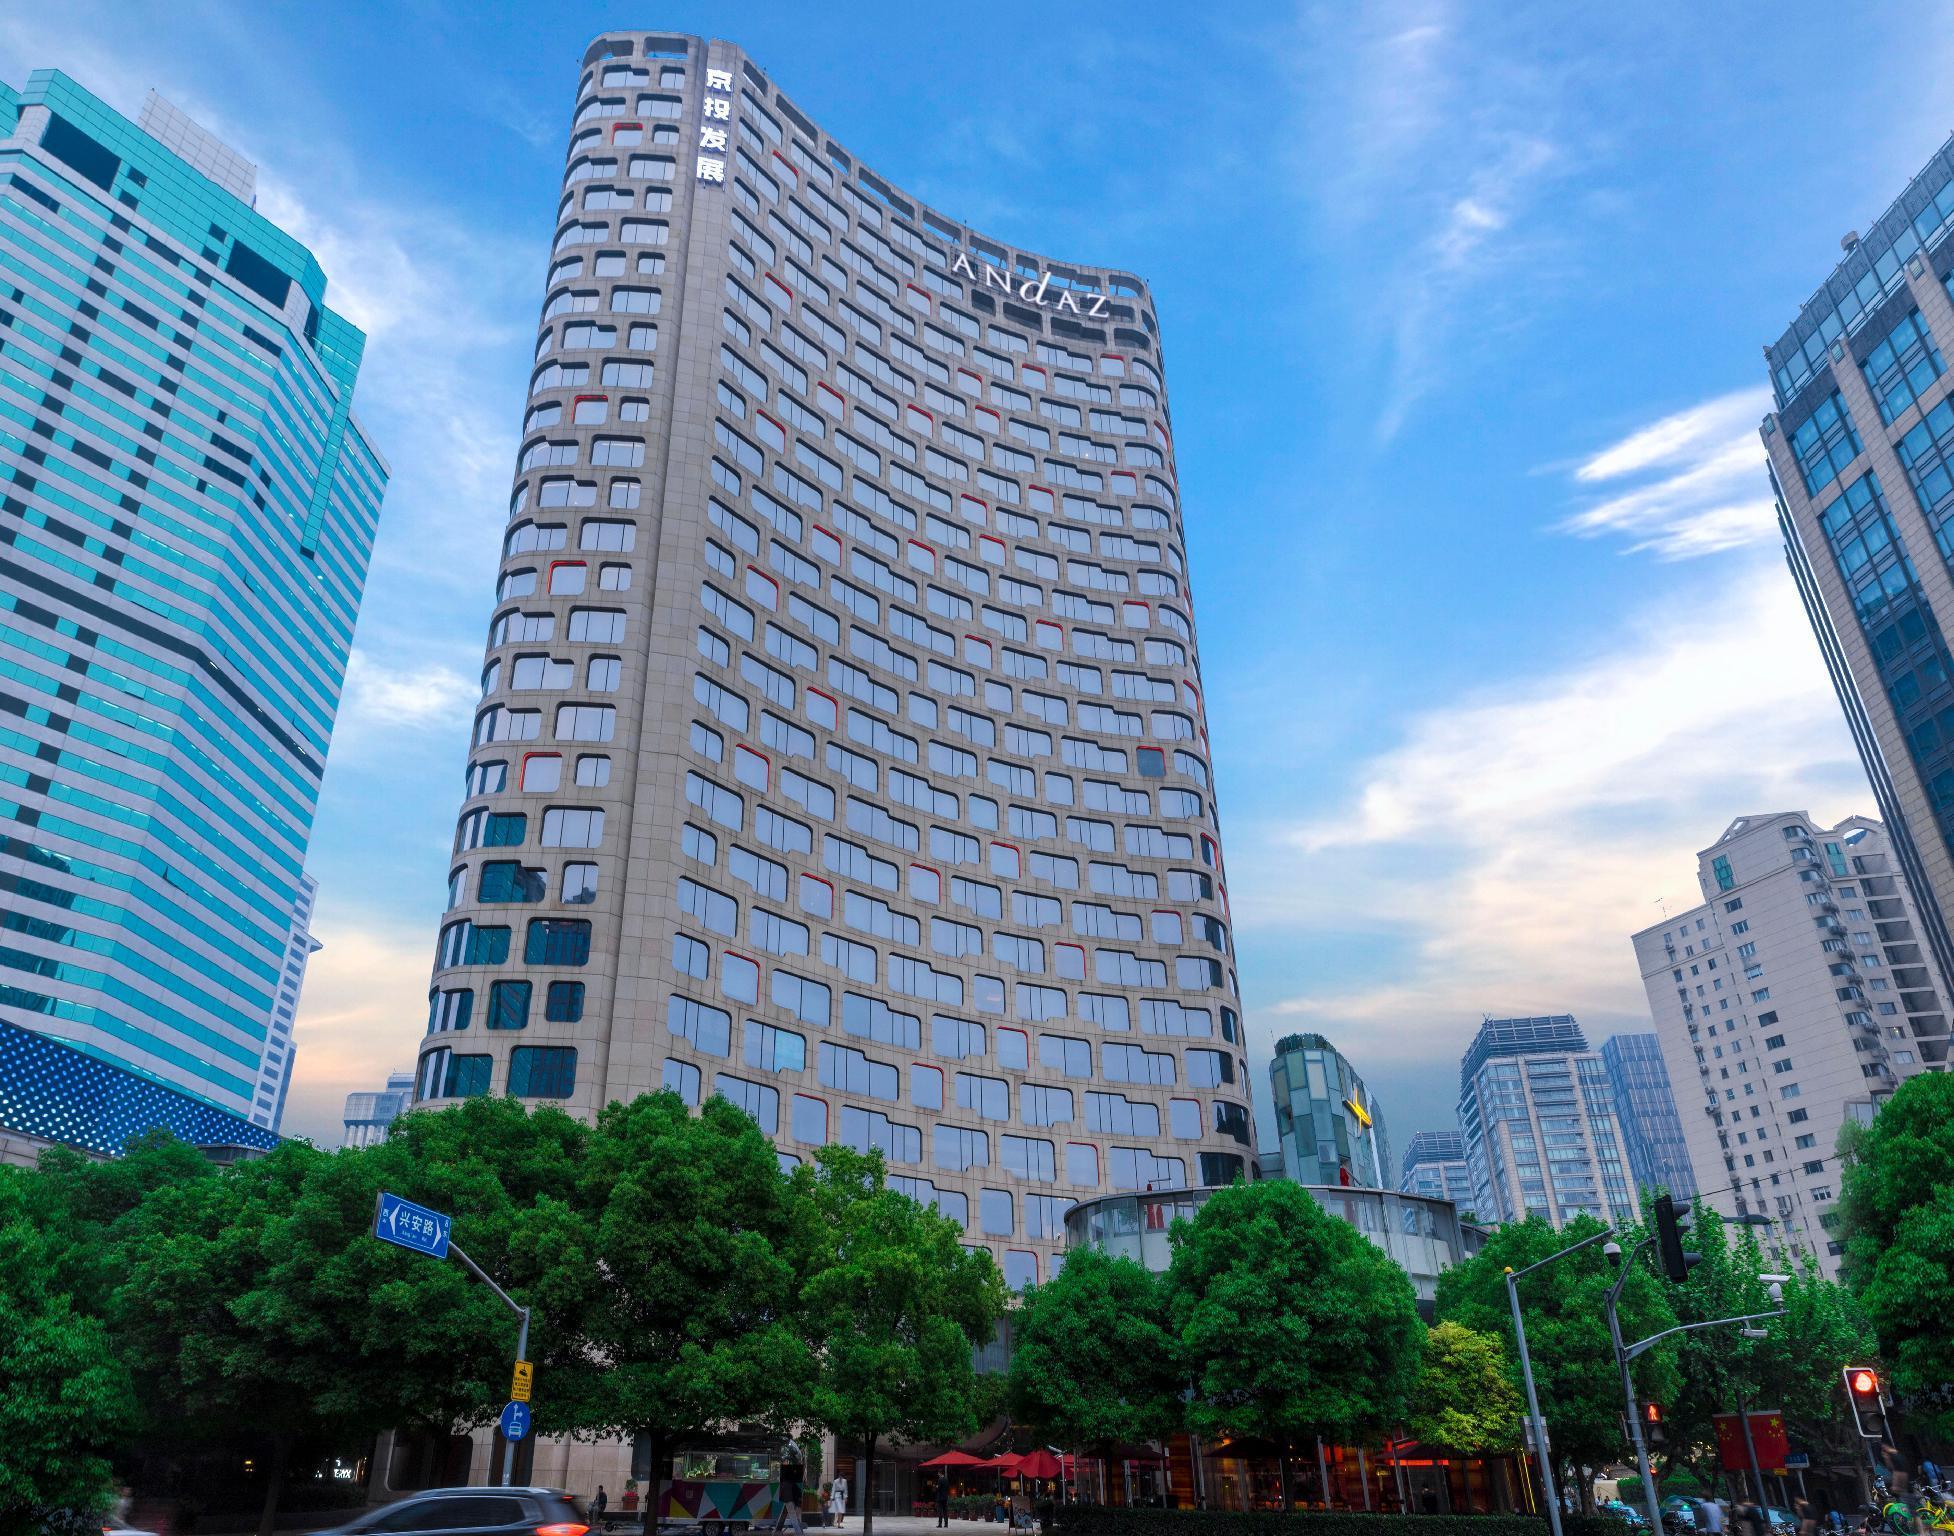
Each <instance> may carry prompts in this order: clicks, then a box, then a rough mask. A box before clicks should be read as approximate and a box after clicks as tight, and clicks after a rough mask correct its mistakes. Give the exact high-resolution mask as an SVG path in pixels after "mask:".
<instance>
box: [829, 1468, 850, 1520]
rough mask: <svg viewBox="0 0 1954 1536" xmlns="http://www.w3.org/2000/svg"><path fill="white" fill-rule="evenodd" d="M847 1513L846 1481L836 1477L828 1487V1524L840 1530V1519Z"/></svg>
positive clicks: (843, 1478)
mask: <svg viewBox="0 0 1954 1536" xmlns="http://www.w3.org/2000/svg"><path fill="white" fill-rule="evenodd" d="M847 1513H848V1479H847V1478H845V1477H839V1476H837V1477H836V1478H835V1480H834V1481H833V1482H832V1483H830V1484H829V1485H828V1523H829V1524H830V1525H832V1526H834V1528H835V1529H836V1530H840V1529H841V1517H842V1516H843V1515H845V1514H847Z"/></svg>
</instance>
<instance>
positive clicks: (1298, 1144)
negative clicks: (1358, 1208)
mask: <svg viewBox="0 0 1954 1536" xmlns="http://www.w3.org/2000/svg"><path fill="white" fill-rule="evenodd" d="M1269 1093H1270V1097H1271V1098H1272V1099H1273V1101H1274V1104H1275V1119H1276V1134H1277V1136H1278V1137H1279V1138H1280V1141H1281V1147H1282V1172H1283V1177H1285V1178H1290V1179H1294V1180H1295V1181H1296V1182H1297V1183H1298V1184H1330V1185H1343V1186H1351V1187H1355V1188H1358V1189H1383V1188H1386V1187H1388V1186H1389V1185H1390V1183H1391V1182H1392V1181H1391V1177H1390V1171H1391V1168H1392V1166H1393V1165H1392V1162H1391V1146H1390V1141H1389V1138H1388V1137H1387V1136H1386V1135H1385V1132H1384V1114H1383V1111H1382V1110H1380V1109H1379V1108H1378V1107H1377V1101H1376V1099H1375V1098H1373V1097H1372V1095H1371V1092H1370V1090H1369V1089H1368V1088H1366V1087H1365V1086H1364V1080H1363V1079H1362V1078H1361V1077H1359V1076H1358V1075H1357V1071H1356V1069H1355V1068H1354V1067H1352V1066H1351V1065H1350V1063H1349V1062H1348V1061H1346V1060H1345V1059H1344V1057H1343V1055H1342V1054H1341V1053H1340V1052H1339V1051H1338V1050H1337V1048H1336V1047H1335V1046H1333V1045H1331V1044H1330V1042H1329V1041H1328V1040H1326V1039H1324V1038H1323V1036H1321V1035H1315V1034H1305V1035H1285V1036H1284V1037H1283V1038H1282V1039H1280V1040H1278V1041H1277V1042H1276V1050H1275V1056H1274V1058H1273V1059H1272V1060H1271V1061H1270V1062H1269Z"/></svg>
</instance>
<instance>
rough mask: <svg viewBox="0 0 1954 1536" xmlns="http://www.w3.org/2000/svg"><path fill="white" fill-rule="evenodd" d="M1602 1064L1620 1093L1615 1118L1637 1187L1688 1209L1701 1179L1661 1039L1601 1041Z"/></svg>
mask: <svg viewBox="0 0 1954 1536" xmlns="http://www.w3.org/2000/svg"><path fill="white" fill-rule="evenodd" d="M1601 1064H1602V1065H1603V1066H1605V1067H1606V1068H1607V1069H1608V1084H1609V1086H1610V1087H1611V1088H1613V1089H1614V1091H1615V1113H1616V1114H1617V1115H1618V1116H1619V1117H1620V1119H1621V1126H1622V1140H1623V1141H1624V1142H1626V1143H1627V1145H1628V1171H1629V1174H1630V1175H1631V1177H1633V1178H1634V1180H1635V1188H1636V1189H1637V1191H1656V1192H1659V1193H1663V1194H1667V1195H1669V1196H1671V1197H1672V1198H1673V1199H1675V1200H1676V1201H1677V1202H1678V1203H1679V1204H1685V1205H1686V1204H1688V1203H1689V1202H1690V1201H1691V1200H1694V1199H1695V1198H1696V1175H1695V1173H1694V1172H1693V1171H1692V1169H1691V1167H1690V1161H1689V1143H1688V1141H1687V1140H1686V1139H1685V1138H1684V1136H1683V1122H1682V1118H1681V1116H1680V1115H1679V1114H1678V1113H1677V1110H1676V1091H1675V1088H1674V1087H1673V1085H1672V1084H1671V1082H1670V1079H1669V1068H1668V1067H1667V1066H1666V1065H1665V1064H1664V1063H1663V1059H1662V1041H1661V1039H1660V1038H1659V1037H1658V1036H1656V1035H1652V1034H1638V1035H1611V1036H1609V1038H1608V1039H1606V1040H1604V1041H1602V1042H1601Z"/></svg>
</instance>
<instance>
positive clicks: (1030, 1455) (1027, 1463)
mask: <svg viewBox="0 0 1954 1536" xmlns="http://www.w3.org/2000/svg"><path fill="white" fill-rule="evenodd" d="M1017 1461H1018V1471H1019V1472H1020V1473H1022V1474H1023V1475H1024V1476H1026V1477H1057V1476H1058V1474H1059V1470H1060V1468H1059V1460H1058V1458H1057V1457H1056V1456H1054V1455H1053V1454H1052V1453H1051V1452H1050V1451H1045V1450H1038V1451H1027V1452H1025V1454H1024V1455H1022V1456H1020V1457H1018V1458H1017Z"/></svg>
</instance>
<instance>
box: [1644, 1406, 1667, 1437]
mask: <svg viewBox="0 0 1954 1536" xmlns="http://www.w3.org/2000/svg"><path fill="white" fill-rule="evenodd" d="M1642 1432H1643V1434H1645V1435H1646V1436H1647V1437H1648V1442H1649V1444H1650V1445H1661V1444H1663V1442H1664V1441H1665V1440H1666V1439H1667V1438H1668V1437H1667V1435H1666V1434H1665V1433H1664V1431H1663V1422H1662V1408H1661V1405H1660V1404H1657V1403H1644V1404H1643V1405H1642Z"/></svg>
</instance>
